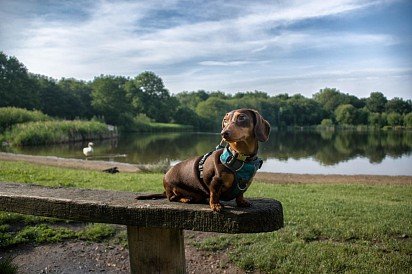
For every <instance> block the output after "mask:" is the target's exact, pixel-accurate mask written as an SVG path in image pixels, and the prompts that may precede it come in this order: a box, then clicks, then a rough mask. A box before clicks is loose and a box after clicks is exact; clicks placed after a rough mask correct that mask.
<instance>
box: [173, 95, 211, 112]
mask: <svg viewBox="0 0 412 274" xmlns="http://www.w3.org/2000/svg"><path fill="white" fill-rule="evenodd" d="M175 97H176V99H177V100H178V101H179V104H180V105H181V106H182V107H187V108H190V109H191V110H193V111H195V110H196V107H197V105H198V104H199V103H200V102H202V101H206V100H207V98H209V94H208V93H207V92H206V91H204V90H198V91H191V92H187V91H184V92H180V93H178V94H176V95H175Z"/></svg>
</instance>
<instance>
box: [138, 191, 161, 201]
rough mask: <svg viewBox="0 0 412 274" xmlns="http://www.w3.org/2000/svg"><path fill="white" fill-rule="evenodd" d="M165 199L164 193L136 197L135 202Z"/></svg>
mask: <svg viewBox="0 0 412 274" xmlns="http://www.w3.org/2000/svg"><path fill="white" fill-rule="evenodd" d="M164 198H166V192H163V193H157V194H145V195H137V196H136V198H135V199H136V200H156V199H164Z"/></svg>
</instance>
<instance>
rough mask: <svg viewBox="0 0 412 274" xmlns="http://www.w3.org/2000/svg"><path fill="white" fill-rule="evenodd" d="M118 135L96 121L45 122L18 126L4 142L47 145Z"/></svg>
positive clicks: (6, 136)
mask: <svg viewBox="0 0 412 274" xmlns="http://www.w3.org/2000/svg"><path fill="white" fill-rule="evenodd" d="M113 134H116V132H114V131H110V130H109V129H108V126H107V125H106V124H103V123H100V122H95V121H43V122H28V123H21V124H16V125H15V126H13V127H12V129H11V130H8V131H6V132H5V133H4V134H3V136H2V140H5V141H7V142H9V143H11V144H12V145H17V146H26V145H47V144H59V143H68V142H76V141H84V140H93V139H105V138H110V137H112V135H113Z"/></svg>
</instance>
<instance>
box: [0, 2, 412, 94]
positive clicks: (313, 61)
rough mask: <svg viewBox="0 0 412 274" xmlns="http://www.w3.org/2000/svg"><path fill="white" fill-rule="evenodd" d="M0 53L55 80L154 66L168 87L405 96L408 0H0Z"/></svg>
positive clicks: (411, 13) (410, 24)
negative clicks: (328, 88)
mask: <svg viewBox="0 0 412 274" xmlns="http://www.w3.org/2000/svg"><path fill="white" fill-rule="evenodd" d="M0 50H1V51H3V52H4V53H5V54H7V55H9V56H15V57H17V58H18V59H19V61H20V62H22V63H23V64H24V65H25V66H26V67H27V69H28V70H29V71H30V72H32V73H36V74H43V75H47V76H50V77H53V78H56V79H60V78H62V77H65V78H71V77H73V78H76V79H79V80H93V78H94V77H96V76H99V75H101V74H105V75H121V76H127V77H131V78H133V77H135V76H137V75H138V74H140V73H142V72H144V71H153V72H154V73H156V74H157V75H158V76H159V77H161V78H162V79H163V82H164V84H165V87H166V88H167V89H169V91H170V92H172V93H178V92H182V91H196V90H206V91H216V90H220V91H223V92H226V93H232V94H233V93H236V92H246V91H255V90H259V91H264V92H267V93H268V94H270V95H276V94H279V93H289V94H296V93H300V94H302V95H304V96H306V97H311V96H312V95H313V94H314V93H316V92H318V91H319V90H320V89H322V88H325V87H331V88H337V89H339V90H340V91H341V92H343V93H350V94H353V95H356V96H358V97H359V98H364V97H368V96H369V94H370V93H371V92H376V91H379V92H382V93H384V94H385V95H386V96H387V98H388V99H390V98H393V97H402V98H404V99H411V98H412V1H410V0H393V1H391V0H358V1H353V0H336V1H333V0H331V1H326V0H302V1H295V0H289V1H274V0H272V1H266V0H264V1H250V0H220V1H217V0H210V1H201V0H198V1H196V0H193V1H189V0H150V1H148V0H142V1H121V0H119V1H91V0H90V1H84V0H65V1H63V0H62V1H54V0H50V1H41V0H38V1H34V0H32V1H29V0H0Z"/></svg>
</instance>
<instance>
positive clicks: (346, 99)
mask: <svg viewBox="0 0 412 274" xmlns="http://www.w3.org/2000/svg"><path fill="white" fill-rule="evenodd" d="M0 65H1V66H0V98H1V101H0V107H2V106H15V107H24V108H27V109H29V110H30V109H38V110H41V111H42V112H43V113H45V114H47V115H50V116H53V117H60V118H65V119H70V120H73V119H79V118H81V119H84V118H87V119H90V118H92V117H99V119H101V120H102V121H104V122H106V123H108V124H112V125H116V126H118V127H119V128H120V129H122V130H126V131H142V130H145V129H147V130H149V131H150V130H152V129H153V128H152V127H148V126H147V123H138V122H137V123H136V118H135V117H137V116H139V115H145V116H147V117H149V118H150V119H152V120H153V121H154V122H162V123H170V122H174V123H180V124H184V125H191V126H193V128H194V129H196V130H202V131H204V130H213V131H216V130H218V129H219V128H220V121H221V119H222V116H223V115H224V114H225V113H226V112H227V111H229V110H232V109H236V108H253V109H256V110H258V111H259V112H260V113H262V115H263V116H264V117H265V119H267V120H268V121H269V123H270V124H271V125H272V126H273V127H274V128H275V127H277V128H281V127H287V126H313V125H319V123H321V121H322V120H323V119H330V120H332V121H336V119H335V114H336V112H337V109H338V107H339V106H341V105H352V106H353V107H354V108H355V109H356V111H354V110H349V109H346V118H343V117H340V119H341V120H340V121H341V122H340V123H344V124H345V125H360V124H361V125H366V124H369V125H372V126H373V127H382V126H385V125H386V119H384V115H386V113H392V112H394V113H398V114H401V115H406V114H408V113H410V112H411V111H412V102H411V100H410V99H409V100H404V99H402V98H397V97H395V98H393V99H391V100H389V101H388V100H387V99H386V97H385V96H384V95H383V94H382V93H380V92H372V93H371V94H370V96H369V97H368V98H357V97H356V96H353V95H350V94H347V93H346V94H345V93H342V92H341V91H339V90H337V89H336V88H324V89H321V90H320V91H319V92H317V93H315V94H313V97H312V98H305V97H304V96H302V95H300V94H295V95H293V96H289V94H278V95H275V96H269V95H268V94H267V93H265V92H262V91H253V92H250V91H247V92H238V93H236V94H234V95H231V94H225V93H223V92H221V91H213V92H208V91H204V90H198V91H190V92H188V91H184V92H181V93H178V94H176V95H171V94H170V93H169V91H168V90H167V88H166V87H165V86H164V83H163V80H162V79H161V78H160V77H159V76H158V75H156V74H155V73H154V72H151V71H145V72H143V73H140V74H139V75H137V76H136V77H134V78H132V79H131V78H127V77H122V76H111V75H107V76H105V75H101V76H99V77H96V78H94V80H93V81H90V82H84V81H79V80H76V79H72V78H71V79H64V78H62V79H60V80H55V79H52V78H50V77H47V76H42V75H33V74H30V73H28V72H27V69H26V68H25V67H24V65H23V64H21V63H19V61H18V60H17V59H16V58H15V57H7V56H6V55H5V54H4V53H2V52H1V53H0ZM341 111H342V110H339V111H338V112H341ZM385 111H386V112H385ZM349 112H350V113H349ZM370 113H378V114H381V115H382V116H381V117H380V118H381V119H380V118H378V117H377V116H376V115H370ZM341 114H342V113H341ZM342 119H343V120H342Z"/></svg>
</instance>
